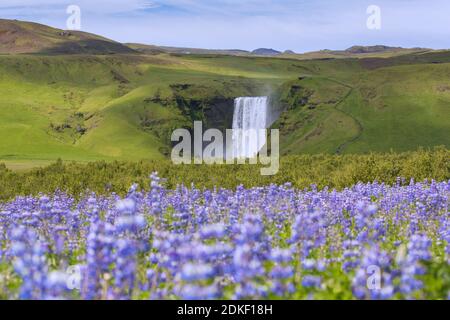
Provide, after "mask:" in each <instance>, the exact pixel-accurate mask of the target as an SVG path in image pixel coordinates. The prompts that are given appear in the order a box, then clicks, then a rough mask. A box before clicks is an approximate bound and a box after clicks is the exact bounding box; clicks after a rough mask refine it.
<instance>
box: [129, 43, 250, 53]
mask: <svg viewBox="0 0 450 320" xmlns="http://www.w3.org/2000/svg"><path fill="white" fill-rule="evenodd" d="M126 45H127V46H128V47H129V48H132V49H134V50H136V51H139V52H142V53H146V54H158V53H163V52H166V53H175V54H224V55H248V54H250V52H248V51H245V50H239V49H229V50H226V49H225V50H220V49H200V48H181V47H168V46H156V45H150V44H141V43H127V44H126Z"/></svg>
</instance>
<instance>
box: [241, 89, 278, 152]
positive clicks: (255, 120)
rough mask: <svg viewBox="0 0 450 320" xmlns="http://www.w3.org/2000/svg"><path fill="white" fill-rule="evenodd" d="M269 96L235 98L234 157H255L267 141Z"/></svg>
mask: <svg viewBox="0 0 450 320" xmlns="http://www.w3.org/2000/svg"><path fill="white" fill-rule="evenodd" d="M269 113H270V110H269V98H268V97H239V98H236V99H235V100H234V114H233V157H234V158H253V157H256V156H257V155H258V152H259V151H260V150H261V149H262V147H263V146H264V145H265V144H266V142H267V137H266V135H265V132H263V131H261V129H267V127H268V123H269V121H268V116H269Z"/></svg>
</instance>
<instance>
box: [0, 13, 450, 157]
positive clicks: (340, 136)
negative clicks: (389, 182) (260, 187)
mask: <svg viewBox="0 0 450 320" xmlns="http://www.w3.org/2000/svg"><path fill="white" fill-rule="evenodd" d="M134 48H135V49H136V45H135V46H134ZM248 95H270V96H271V98H272V103H273V105H274V106H276V107H277V108H281V109H282V110H283V112H282V114H281V116H280V118H279V119H278V121H277V122H275V124H274V127H277V128H280V130H281V149H282V150H281V151H282V153H284V154H302V153H330V154H336V153H366V152H369V151H389V150H394V151H407V150H416V149H417V148H418V147H419V146H424V147H432V146H436V145H444V146H446V147H448V146H449V145H450V135H449V132H450V117H449V116H448V115H449V111H450V52H448V51H430V50H405V51H401V50H397V51H395V53H392V52H389V54H387V53H386V52H380V55H379V56H377V55H374V54H372V55H371V56H364V55H363V56H358V52H356V53H354V54H350V53H349V54H346V55H345V56H339V57H336V58H320V59H305V56H304V55H294V54H290V55H280V56H277V57H260V56H252V55H250V54H248V55H247V54H246V55H242V54H237V55H233V52H231V53H230V52H226V54H217V53H215V54H178V53H173V52H166V51H164V50H148V51H142V50H141V51H135V50H134V49H132V48H130V47H127V46H125V45H123V44H120V43H117V42H114V41H111V40H108V39H105V38H102V37H99V36H95V35H91V34H88V33H78V32H67V31H62V30H58V29H53V28H50V27H47V26H42V25H38V24H31V23H25V22H19V21H10V20H0V161H1V162H6V163H7V164H8V163H9V164H10V165H15V166H21V165H22V163H44V162H46V161H52V160H55V159H57V158H62V159H63V160H76V161H90V160H99V159H104V160H114V159H117V160H139V159H162V158H164V157H166V156H167V155H168V153H169V151H170V134H171V132H172V130H173V129H175V128H179V127H186V128H190V127H191V126H192V122H193V120H203V121H204V123H205V125H206V126H210V127H219V128H226V127H230V126H231V119H232V113H233V99H234V98H235V97H238V96H248Z"/></svg>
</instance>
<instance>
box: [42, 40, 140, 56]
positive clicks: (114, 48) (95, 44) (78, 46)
mask: <svg viewBox="0 0 450 320" xmlns="http://www.w3.org/2000/svg"><path fill="white" fill-rule="evenodd" d="M124 53H135V54H138V53H139V52H138V51H136V50H133V49H131V48H129V47H127V46H125V45H123V44H121V43H117V42H109V41H104V40H81V41H71V42H64V43H60V44H57V45H56V46H54V47H51V48H46V49H44V50H41V51H39V52H37V53H36V54H46V55H52V54H124Z"/></svg>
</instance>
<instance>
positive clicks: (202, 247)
mask: <svg viewBox="0 0 450 320" xmlns="http://www.w3.org/2000/svg"><path fill="white" fill-rule="evenodd" d="M164 184H165V181H164V179H162V178H160V177H158V175H157V174H156V173H153V174H152V175H151V186H150V187H149V188H147V189H148V190H149V191H140V190H141V189H140V188H139V187H138V186H137V185H134V186H132V187H131V188H130V190H129V192H128V195H127V196H126V197H119V196H118V195H116V194H114V193H111V194H109V195H106V196H105V195H96V194H94V193H92V194H90V193H89V194H86V195H84V196H82V197H81V198H80V199H79V200H76V199H75V198H73V197H71V196H69V195H67V194H65V193H63V192H56V193H54V194H50V195H43V194H41V195H39V196H35V197H31V196H30V197H23V196H19V197H16V198H15V199H13V200H9V201H7V202H3V203H2V204H0V298H3V299H18V298H20V299H449V298H450V256H449V255H450V217H449V206H448V205H449V194H450V181H447V182H436V181H424V182H415V181H413V180H412V181H410V182H407V183H405V181H401V180H400V179H399V180H398V182H397V183H396V184H394V185H391V186H389V185H385V184H382V183H368V184H362V183H360V184H356V185H354V186H353V187H349V188H345V189H343V190H341V191H336V190H331V189H327V188H324V189H321V190H318V189H316V187H315V186H311V187H310V188H307V189H303V190H300V189H297V188H293V187H292V186H291V185H290V184H284V185H281V186H276V185H271V186H266V187H255V188H250V189H246V188H244V187H242V186H239V187H237V188H236V189H235V190H229V189H197V188H195V187H194V186H190V187H184V186H179V187H178V188H176V189H173V190H172V189H166V187H165V185H164ZM77 199H78V198H77Z"/></svg>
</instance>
